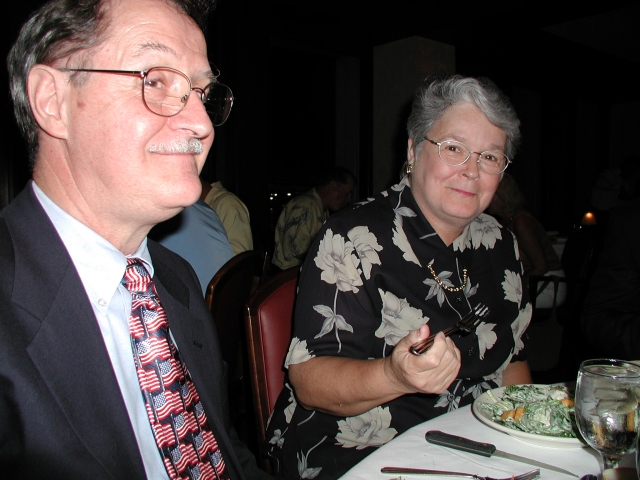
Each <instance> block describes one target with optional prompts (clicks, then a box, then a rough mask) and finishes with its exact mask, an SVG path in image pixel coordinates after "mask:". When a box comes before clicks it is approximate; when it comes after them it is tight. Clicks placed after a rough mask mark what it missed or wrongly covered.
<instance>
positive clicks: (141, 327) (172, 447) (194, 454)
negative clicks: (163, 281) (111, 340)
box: [122, 258, 229, 480]
mask: <svg viewBox="0 0 640 480" xmlns="http://www.w3.org/2000/svg"><path fill="white" fill-rule="evenodd" d="M122 285H124V287H125V288H126V289H127V290H129V292H131V299H132V304H131V317H130V318H129V332H130V334H131V348H132V349H133V356H134V360H135V365H136V371H137V374H138V380H139V381H140V388H141V389H142V396H143V398H144V402H145V407H146V410H147V415H148V416H149V422H150V423H151V429H152V430H153V435H154V437H155V439H156V443H157V445H158V450H159V451H160V456H161V457H162V461H163V462H164V466H165V468H166V469H167V473H168V474H169V478H171V479H184V480H187V479H189V480H198V479H201V480H205V479H207V480H208V479H228V478H229V476H228V474H227V473H226V468H225V463H224V460H223V458H222V452H221V451H220V449H219V448H218V443H217V442H216V439H215V438H214V436H213V432H211V429H210V428H209V427H208V426H207V417H206V415H205V413H204V409H203V407H202V404H201V403H200V397H199V396H198V393H197V392H196V389H195V385H194V384H193V382H192V381H191V376H190V375H189V372H188V371H187V367H186V365H185V364H184V363H182V361H181V360H180V354H179V352H178V350H177V348H176V346H175V344H174V343H173V341H172V339H171V335H170V333H169V324H168V322H167V316H166V314H165V311H164V308H162V305H161V304H160V300H159V299H158V295H157V292H156V287H155V285H154V284H153V281H152V280H151V277H150V276H149V272H147V270H146V268H145V267H144V265H143V264H142V263H141V262H140V260H139V259H137V258H129V259H127V269H126V271H125V274H124V278H123V279H122Z"/></svg>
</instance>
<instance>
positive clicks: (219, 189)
mask: <svg viewBox="0 0 640 480" xmlns="http://www.w3.org/2000/svg"><path fill="white" fill-rule="evenodd" d="M202 199H203V201H204V203H206V204H207V205H209V206H210V207H211V208H212V209H213V210H214V211H215V212H216V213H217V214H218V217H220V220H221V221H222V224H223V225H224V229H225V231H226V232H227V238H228V239H229V244H230V245H231V248H232V249H233V254H234V255H237V254H239V253H242V252H245V251H247V250H253V237H252V235H251V223H250V221H249V210H248V209H247V206H246V205H245V204H244V203H243V202H242V200H240V199H239V198H238V197H237V196H236V195H234V194H233V193H231V192H230V191H228V190H227V189H226V188H224V187H223V186H222V183H221V182H214V183H212V184H208V183H207V182H205V181H202Z"/></svg>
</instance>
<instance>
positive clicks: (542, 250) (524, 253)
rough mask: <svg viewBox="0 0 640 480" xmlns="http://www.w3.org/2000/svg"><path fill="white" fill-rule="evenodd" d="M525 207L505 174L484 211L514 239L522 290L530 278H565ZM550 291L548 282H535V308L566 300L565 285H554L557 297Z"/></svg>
mask: <svg viewBox="0 0 640 480" xmlns="http://www.w3.org/2000/svg"><path fill="white" fill-rule="evenodd" d="M525 203H526V201H525V198H524V196H523V195H522V192H520V189H519V188H518V184H517V183H516V181H515V180H514V178H513V177H512V176H511V175H509V174H508V173H505V174H504V176H503V177H502V180H501V181H500V183H499V184H498V189H497V190H496V194H495V195H494V196H493V200H491V203H490V204H489V208H488V209H487V211H488V212H489V213H491V214H492V215H495V216H497V217H499V219H500V221H502V222H503V223H504V226H505V227H507V228H508V229H509V230H511V231H512V232H513V234H514V235H515V236H516V240H518V251H519V253H520V261H521V262H522V266H523V268H524V285H525V287H526V286H527V285H528V284H529V282H528V280H529V276H531V275H556V276H558V277H564V276H565V274H564V270H563V269H562V263H560V259H559V258H558V254H557V253H556V251H555V250H554V249H553V245H552V244H551V240H550V239H549V236H548V235H547V232H546V231H545V229H544V227H543V226H542V224H541V223H540V222H539V221H538V220H536V218H535V217H534V216H533V215H531V214H530V213H529V212H527V211H526V210H525V209H524V206H525ZM554 288H555V286H554V283H553V281H551V280H549V281H545V282H539V284H538V287H537V289H536V291H537V296H536V301H535V306H536V307H538V308H551V307H552V306H553V304H554V303H553V302H554V296H555V304H556V306H559V305H562V304H563V303H564V301H565V299H566V297H567V285H566V283H564V282H560V283H558V285H557V289H558V290H557V294H554Z"/></svg>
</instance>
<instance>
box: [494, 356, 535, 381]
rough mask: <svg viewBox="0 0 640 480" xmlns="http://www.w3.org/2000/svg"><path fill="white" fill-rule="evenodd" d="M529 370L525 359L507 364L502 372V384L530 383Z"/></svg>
mask: <svg viewBox="0 0 640 480" xmlns="http://www.w3.org/2000/svg"><path fill="white" fill-rule="evenodd" d="M532 381H533V380H532V379H531V372H530V371H529V364H528V363H527V361H526V360H525V361H523V362H513V363H510V364H509V365H507V368H505V369H504V372H502V386H503V387H506V386H507V385H524V384H527V383H531V382H532Z"/></svg>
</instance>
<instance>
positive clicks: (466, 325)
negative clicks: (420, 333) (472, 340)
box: [409, 304, 489, 355]
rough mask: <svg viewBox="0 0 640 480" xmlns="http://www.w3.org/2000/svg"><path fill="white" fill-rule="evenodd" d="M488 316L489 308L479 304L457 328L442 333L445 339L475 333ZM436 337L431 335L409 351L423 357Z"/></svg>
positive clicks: (459, 322)
mask: <svg viewBox="0 0 640 480" xmlns="http://www.w3.org/2000/svg"><path fill="white" fill-rule="evenodd" d="M488 314H489V307H485V306H484V305H482V304H479V305H478V306H477V307H476V308H474V309H473V310H472V311H470V312H469V313H467V314H466V315H465V316H464V317H462V318H461V319H460V320H458V323H456V325H455V326H453V327H449V328H445V329H444V330H443V331H442V332H443V333H444V335H445V337H448V336H450V335H453V334H454V333H456V332H459V331H461V330H462V331H463V332H467V333H469V332H473V331H474V330H475V329H476V327H477V326H478V325H480V322H481V321H482V319H483V318H484V317H486V316H487V315H488ZM435 337H436V336H435V335H430V336H429V337H427V338H425V339H424V340H422V341H420V342H418V343H414V344H413V345H411V347H409V351H410V352H411V353H413V354H414V355H422V354H423V353H424V352H426V351H427V350H429V349H430V348H431V345H433V341H434V339H435Z"/></svg>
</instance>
